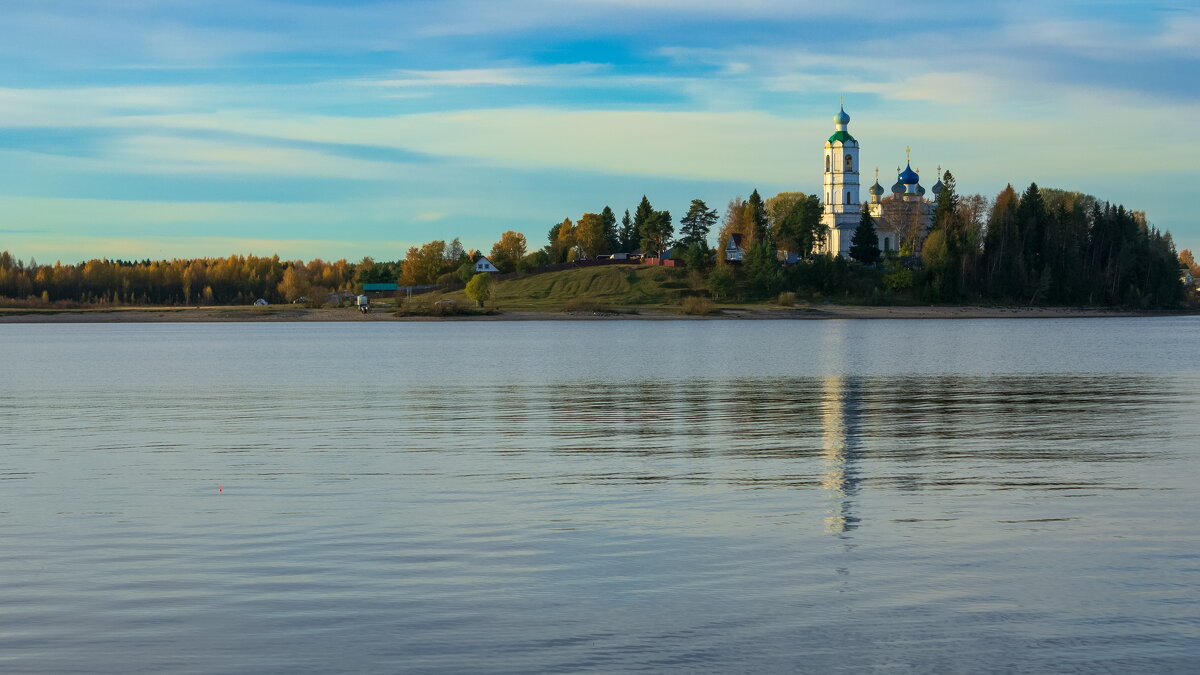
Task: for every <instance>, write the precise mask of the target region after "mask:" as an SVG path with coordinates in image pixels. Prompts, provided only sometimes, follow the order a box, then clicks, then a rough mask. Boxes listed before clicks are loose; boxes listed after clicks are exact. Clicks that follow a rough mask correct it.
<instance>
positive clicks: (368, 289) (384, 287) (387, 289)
mask: <svg viewBox="0 0 1200 675" xmlns="http://www.w3.org/2000/svg"><path fill="white" fill-rule="evenodd" d="M395 292H396V282H394V281H393V282H391V283H379V284H363V293H395Z"/></svg>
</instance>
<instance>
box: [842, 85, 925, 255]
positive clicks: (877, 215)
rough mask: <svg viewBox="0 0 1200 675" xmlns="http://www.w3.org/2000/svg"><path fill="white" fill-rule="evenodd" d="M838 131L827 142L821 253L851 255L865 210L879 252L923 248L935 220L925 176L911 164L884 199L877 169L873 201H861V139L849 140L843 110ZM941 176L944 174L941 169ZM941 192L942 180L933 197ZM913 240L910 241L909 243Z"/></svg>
mask: <svg viewBox="0 0 1200 675" xmlns="http://www.w3.org/2000/svg"><path fill="white" fill-rule="evenodd" d="M833 125H834V132H833V135H832V136H830V137H829V140H827V141H825V180H824V192H823V194H822V198H823V202H824V204H825V211H824V213H823V214H822V215H821V224H822V225H823V226H824V227H825V242H824V245H823V246H822V248H820V249H819V252H822V253H826V252H827V253H832V254H834V255H843V256H846V257H849V256H850V240H851V239H852V238H853V236H854V230H855V229H856V228H857V227H858V224H859V222H860V221H861V219H862V209H863V208H866V209H867V212H868V213H870V214H871V218H872V219H873V220H874V221H875V231H876V233H877V234H878V235H879V250H880V251H883V252H885V253H886V252H887V251H897V250H900V248H901V246H902V244H905V243H908V244H911V245H912V252H913V253H916V252H917V251H919V249H920V242H921V240H922V239H924V236H925V234H926V233H927V232H928V231H929V227H930V223H931V220H932V215H933V204H932V203H930V202H928V201H926V200H925V188H923V187H921V184H920V181H921V177H920V175H919V174H918V173H917V172H916V171H913V169H912V162H911V160H910V161H909V162H908V164H907V165H906V166H905V168H904V170H903V171H899V170H897V177H896V184H895V185H893V186H892V194H891V196H890V197H884V189H883V186H881V185H880V184H879V170H878V169H876V170H875V184H874V185H872V186H871V187H870V188H868V189H867V192H868V194H869V201H868V202H866V203H863V202H862V201H861V200H860V199H859V186H860V183H859V168H860V162H859V157H858V150H859V146H858V140H856V139H855V138H854V137H853V136H851V135H850V131H849V130H848V127H849V126H850V116H849V115H847V114H846V110H845V107H843V108H842V109H841V111H840V112H838V114H837V115H834V117H833ZM938 173H939V174H940V173H941V168H940V167H939V169H938ZM941 190H942V182H941V181H940V180H939V181H938V182H937V184H936V185H934V186H933V188H932V191H933V195H934V198H935V199H936V198H937V194H938V193H939V192H941ZM908 240H911V241H908Z"/></svg>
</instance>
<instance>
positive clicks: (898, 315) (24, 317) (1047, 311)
mask: <svg viewBox="0 0 1200 675" xmlns="http://www.w3.org/2000/svg"><path fill="white" fill-rule="evenodd" d="M1195 315H1197V313H1196V312H1194V311H1188V312H1185V311H1176V312H1166V311H1156V312H1137V311H1126V310H1117V309H1105V308H1074V307H978V306H961V307H958V306H919V307H863V306H855V305H832V304H830V305H819V306H814V307H803V308H800V307H798V308H783V307H778V308H774V307H730V308H725V309H723V310H722V312H721V313H720V314H714V315H708V316H688V315H684V314H677V313H672V312H668V311H663V310H657V309H641V310H639V311H638V313H637V314H623V313H603V314H591V313H586V314H584V313H577V314H568V313H565V312H535V311H512V312H501V313H499V314H495V315H490V316H456V317H403V318H400V317H394V316H392V315H391V313H390V312H383V311H381V312H373V313H370V314H365V315H364V314H361V313H359V312H358V311H355V310H353V309H307V308H300V307H287V306H280V307H269V308H265V309H261V308H246V307H199V308H193V307H186V308H161V307H153V308H143V307H139V308H121V309H109V310H95V309H89V310H26V309H0V323H164V322H241V321H612V320H624V321H728V320H736V319H749V320H763V319H767V320H770V319H775V320H778V319H811V320H820V319H1033V318H1043V319H1062V318H1095V317H1134V316H1195Z"/></svg>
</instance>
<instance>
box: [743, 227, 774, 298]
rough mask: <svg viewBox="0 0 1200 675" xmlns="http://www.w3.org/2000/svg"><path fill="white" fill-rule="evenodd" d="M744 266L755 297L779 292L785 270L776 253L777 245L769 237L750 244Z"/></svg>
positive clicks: (763, 296)
mask: <svg viewBox="0 0 1200 675" xmlns="http://www.w3.org/2000/svg"><path fill="white" fill-rule="evenodd" d="M743 267H744V268H745V270H746V280H747V281H749V282H750V292H751V293H752V294H754V296H755V297H759V298H765V297H770V296H772V295H774V294H776V293H778V292H779V288H780V286H781V284H782V283H783V270H782V269H780V266H779V260H778V258H777V257H776V255H775V246H774V245H772V244H771V241H770V240H769V239H768V238H766V237H764V238H762V239H758V240H756V241H755V242H754V243H753V244H752V245H751V246H750V250H749V251H747V252H746V260H745V264H744V265H743Z"/></svg>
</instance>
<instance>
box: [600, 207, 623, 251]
mask: <svg viewBox="0 0 1200 675" xmlns="http://www.w3.org/2000/svg"><path fill="white" fill-rule="evenodd" d="M600 221H601V222H602V223H603V225H604V243H605V247H606V250H608V251H619V250H621V233H620V232H618V231H617V216H616V214H615V213H613V210H612V208H611V207H609V206H605V207H604V210H603V211H601V212H600Z"/></svg>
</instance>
